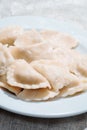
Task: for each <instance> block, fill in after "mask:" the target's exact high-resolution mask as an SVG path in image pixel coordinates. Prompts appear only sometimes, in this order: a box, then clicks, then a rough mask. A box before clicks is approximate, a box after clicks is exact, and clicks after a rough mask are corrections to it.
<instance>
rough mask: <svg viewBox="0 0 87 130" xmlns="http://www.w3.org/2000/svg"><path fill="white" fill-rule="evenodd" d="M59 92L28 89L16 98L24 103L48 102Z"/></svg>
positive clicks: (45, 89)
mask: <svg viewBox="0 0 87 130" xmlns="http://www.w3.org/2000/svg"><path fill="white" fill-rule="evenodd" d="M58 94H59V92H54V91H52V90H49V89H47V88H41V89H30V90H26V89H25V90H23V91H22V92H20V93H19V94H18V98H20V99H22V100H25V101H32V100H35V101H43V100H48V99H50V98H54V97H55V96H57V95H58Z"/></svg>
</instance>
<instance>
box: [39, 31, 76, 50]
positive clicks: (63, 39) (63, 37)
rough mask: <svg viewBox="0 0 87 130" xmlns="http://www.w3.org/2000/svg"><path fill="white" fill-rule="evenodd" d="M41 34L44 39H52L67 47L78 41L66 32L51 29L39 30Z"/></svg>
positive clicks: (73, 45) (74, 44)
mask: <svg viewBox="0 0 87 130" xmlns="http://www.w3.org/2000/svg"><path fill="white" fill-rule="evenodd" d="M41 35H42V36H43V38H44V39H46V40H48V41H49V40H52V41H54V42H56V43H57V44H60V45H61V44H64V45H65V46H66V47H67V48H75V47H76V46H77V45H78V41H77V40H76V39H75V38H74V37H72V36H70V35H68V34H66V33H60V32H57V31H52V30H51V31H50V30H44V31H41Z"/></svg>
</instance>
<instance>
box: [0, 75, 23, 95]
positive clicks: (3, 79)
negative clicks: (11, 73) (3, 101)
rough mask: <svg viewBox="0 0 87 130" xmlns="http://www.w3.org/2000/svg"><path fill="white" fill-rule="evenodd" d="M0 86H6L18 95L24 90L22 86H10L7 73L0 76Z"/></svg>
mask: <svg viewBox="0 0 87 130" xmlns="http://www.w3.org/2000/svg"><path fill="white" fill-rule="evenodd" d="M0 87H1V88H5V89H6V90H8V91H10V92H12V93H14V94H16V95H17V94H18V93H19V92H20V91H21V90H22V89H21V88H18V87H15V86H10V85H9V84H7V80H6V75H4V76H0Z"/></svg>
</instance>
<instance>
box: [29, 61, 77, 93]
mask: <svg viewBox="0 0 87 130" xmlns="http://www.w3.org/2000/svg"><path fill="white" fill-rule="evenodd" d="M31 65H32V66H33V67H34V68H35V69H36V70H37V71H38V72H39V73H41V74H42V75H43V76H44V77H46V78H47V80H48V81H49V82H50V84H51V86H52V88H53V89H54V90H56V91H58V90H59V89H61V88H63V87H64V86H66V85H69V84H70V83H72V82H75V81H77V78H76V76H74V75H73V74H72V73H70V72H69V70H68V68H67V67H66V66H64V65H63V64H61V63H59V62H56V63H55V62H54V61H50V60H39V61H34V62H32V63H31Z"/></svg>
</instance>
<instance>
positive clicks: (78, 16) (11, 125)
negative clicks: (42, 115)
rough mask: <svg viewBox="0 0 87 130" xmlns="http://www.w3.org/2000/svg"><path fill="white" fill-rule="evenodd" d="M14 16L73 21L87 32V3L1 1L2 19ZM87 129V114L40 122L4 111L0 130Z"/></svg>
mask: <svg viewBox="0 0 87 130" xmlns="http://www.w3.org/2000/svg"><path fill="white" fill-rule="evenodd" d="M14 15H35V16H46V17H50V18H55V19H57V20H66V21H67V20H68V21H69V20H70V21H74V22H76V23H78V24H80V25H81V26H82V27H83V28H85V29H87V0H0V18H2V17H7V16H14ZM2 100H3V99H2ZM86 127H87V114H82V115H80V116H75V117H70V118H64V119H39V118H31V117H25V116H21V115H16V114H13V113H10V112H7V111H4V110H2V109H1V110H0V130H84V129H85V128H86Z"/></svg>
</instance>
